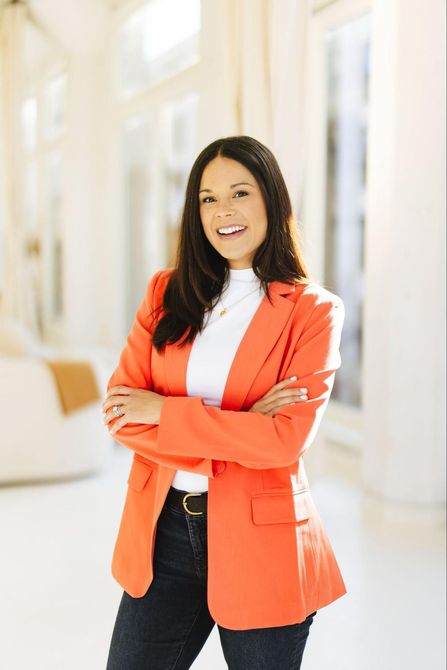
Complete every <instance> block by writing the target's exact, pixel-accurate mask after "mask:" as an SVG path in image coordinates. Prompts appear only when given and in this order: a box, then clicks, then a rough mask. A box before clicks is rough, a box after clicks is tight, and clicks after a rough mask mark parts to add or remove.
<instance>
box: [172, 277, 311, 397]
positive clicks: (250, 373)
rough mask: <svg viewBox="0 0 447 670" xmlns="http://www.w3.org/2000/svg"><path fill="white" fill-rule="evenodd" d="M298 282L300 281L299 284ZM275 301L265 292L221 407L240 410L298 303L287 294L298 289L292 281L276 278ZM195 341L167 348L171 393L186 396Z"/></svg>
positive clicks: (235, 363) (272, 290) (238, 356)
mask: <svg viewBox="0 0 447 670" xmlns="http://www.w3.org/2000/svg"><path fill="white" fill-rule="evenodd" d="M298 286H299V285H298ZM269 289H270V294H271V298H272V303H273V304H270V302H269V299H268V297H267V296H266V295H265V296H264V298H263V299H262V301H261V303H260V305H259V307H258V309H257V310H256V312H255V314H254V316H253V318H252V320H251V321H250V323H249V325H248V328H247V330H246V331H245V333H244V336H243V338H242V340H241V342H240V344H239V347H238V349H237V351H236V354H235V357H234V359H233V362H232V365H231V367H230V371H229V373H228V378H227V383H226V385H225V389H224V393H223V397H222V403H221V407H222V409H232V410H239V409H240V408H241V407H242V405H243V403H244V400H245V398H246V397H247V394H248V392H249V390H250V387H251V385H252V383H253V381H254V379H255V377H256V375H257V374H258V372H259V370H260V369H261V367H262V365H263V364H264V361H265V360H266V358H267V356H268V355H269V353H270V352H271V350H272V349H273V347H274V346H275V344H276V342H277V340H278V338H279V336H280V335H281V333H282V332H283V330H284V328H285V325H286V323H287V320H288V319H289V316H290V314H291V312H292V309H293V307H294V305H295V302H294V301H293V300H289V299H288V298H285V297H284V296H285V295H287V294H288V293H291V292H293V291H295V289H296V287H295V286H293V285H292V284H286V283H284V282H278V281H273V282H271V283H270V284H269ZM192 344H193V343H192V342H188V343H187V344H185V345H184V346H183V347H179V346H177V344H174V345H172V344H170V345H167V346H166V349H165V356H164V359H165V375H166V382H167V389H168V393H170V394H171V395H176V396H185V395H187V393H186V370H187V365H188V359H189V354H190V352H191V348H192Z"/></svg>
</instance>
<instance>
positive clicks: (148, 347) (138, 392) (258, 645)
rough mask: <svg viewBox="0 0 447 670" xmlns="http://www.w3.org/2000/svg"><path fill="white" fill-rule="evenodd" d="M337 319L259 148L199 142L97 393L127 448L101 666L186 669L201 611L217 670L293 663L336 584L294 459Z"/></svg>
mask: <svg viewBox="0 0 447 670" xmlns="http://www.w3.org/2000/svg"><path fill="white" fill-rule="evenodd" d="M343 321H344V306H343V302H342V300H341V299H340V298H339V297H338V296H336V295H334V294H333V293H331V292H329V291H328V290H327V289H325V288H323V287H321V286H319V285H318V284H316V283H315V282H313V281H311V279H310V278H309V276H308V273H307V271H306V269H305V266H304V262H303V259H302V257H301V252H300V248H299V243H298V239H297V232H296V226H295V223H294V221H293V217H292V211H291V203H290V198H289V195H288V192H287V188H286V185H285V182H284V179H283V177H282V175H281V172H280V169H279V167H278V164H277V162H276V160H275V158H274V156H273V155H272V153H271V152H270V151H269V149H268V148H267V147H265V146H264V145H263V144H261V143H260V142H258V141H256V140H255V139H253V138H251V137H247V136H236V137H227V138H223V139H219V140H216V141H215V142H212V143H211V144H210V145H209V146H207V147H206V148H205V149H203V151H202V152H201V153H200V154H199V156H198V157H197V159H196V161H195V163H194V165H193V167H192V170H191V174H190V176H189V180H188V185H187V190H186V199H185V206H184V210H183V214H182V221H181V230H180V241H179V246H178V252H177V259H176V265H175V268H174V269H167V270H160V271H159V272H156V273H155V275H154V276H153V277H152V279H151V280H150V282H149V284H148V287H147V292H146V295H145V297H144V299H143V301H142V303H141V305H140V307H139V309H138V310H137V313H136V317H135V321H134V324H133V326H132V330H131V332H130V334H129V336H128V338H127V343H126V346H125V348H124V350H123V351H122V353H121V357H120V361H119V364H118V367H117V368H116V370H115V371H114V373H113V375H112V377H111V378H110V380H109V383H108V386H107V395H106V399H105V402H104V404H103V411H104V413H105V414H104V421H105V423H106V424H107V425H108V427H109V430H110V432H111V433H113V434H114V435H115V436H116V439H117V441H118V442H120V443H121V444H123V445H124V446H126V447H128V448H130V449H132V450H133V451H134V452H135V453H134V458H133V463H132V467H131V470H130V474H129V479H128V491H127V497H126V502H125V506H124V510H123V515H122V519H121V525H120V528H119V533H118V538H117V542H116V545H115V550H114V555H113V561H112V574H113V576H114V577H115V579H116V580H117V581H118V582H119V583H120V584H121V586H122V587H123V589H124V592H123V594H122V599H121V603H120V606H119V610H118V615H117V618H116V622H115V627H114V631H113V635H112V640H111V645H110V651H109V659H108V665H107V668H108V670H117V669H118V668H120V670H136V669H138V670H139V669H142V668H147V669H149V668H150V669H151V670H170V669H171V668H172V669H174V668H175V670H183V669H184V668H189V667H191V665H192V663H193V661H194V659H195V658H196V657H197V655H198V654H199V652H200V650H201V648H202V647H203V645H204V643H205V641H206V639H207V638H208V636H209V634H210V632H211V630H212V628H213V626H214V624H215V623H217V625H218V630H219V635H220V640H221V644H222V649H223V653H224V656H225V659H226V661H227V664H228V667H229V668H230V669H231V670H261V669H266V670H296V669H297V668H300V666H301V659H302V655H303V650H304V646H305V644H306V640H307V637H308V634H309V627H310V625H311V624H312V621H313V618H314V616H315V614H316V612H317V610H318V609H319V608H320V607H323V606H325V605H328V604H329V603H331V602H332V601H334V600H335V599H337V598H339V597H340V596H342V595H343V594H344V593H346V588H345V585H344V582H343V579H342V576H341V574H340V571H339V568H338V565H337V562H336V559H335V556H334V554H333V551H332V548H331V545H330V543H329V540H328V538H327V536H326V534H325V532H324V529H323V527H322V524H321V520H320V517H319V515H318V512H317V510H316V508H315V505H314V503H313V500H312V496H311V494H310V491H309V485H308V481H307V477H306V474H305V470H304V464H303V454H304V452H305V451H306V450H307V449H308V447H309V446H310V444H311V442H312V441H313V439H314V437H315V433H316V431H317V429H318V426H319V424H320V421H321V418H322V415H323V413H324V410H325V408H326V406H327V403H328V400H329V396H330V394H331V391H332V387H333V383H334V376H335V371H336V369H337V368H339V367H340V363H341V361H340V354H339V344H340V337H341V331H342V326H343Z"/></svg>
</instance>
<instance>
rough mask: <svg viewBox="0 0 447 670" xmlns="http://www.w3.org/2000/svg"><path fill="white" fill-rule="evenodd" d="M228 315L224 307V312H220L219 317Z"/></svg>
mask: <svg viewBox="0 0 447 670" xmlns="http://www.w3.org/2000/svg"><path fill="white" fill-rule="evenodd" d="M226 313H227V310H226V307H224V308H223V310H222V311H221V312H220V314H219V316H223V315H224V314H226Z"/></svg>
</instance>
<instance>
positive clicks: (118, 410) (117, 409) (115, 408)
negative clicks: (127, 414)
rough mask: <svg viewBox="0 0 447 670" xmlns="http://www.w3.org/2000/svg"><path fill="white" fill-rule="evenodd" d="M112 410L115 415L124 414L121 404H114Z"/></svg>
mask: <svg viewBox="0 0 447 670" xmlns="http://www.w3.org/2000/svg"><path fill="white" fill-rule="evenodd" d="M112 412H113V413H114V415H115V416H124V412H123V411H122V409H121V405H113V407H112Z"/></svg>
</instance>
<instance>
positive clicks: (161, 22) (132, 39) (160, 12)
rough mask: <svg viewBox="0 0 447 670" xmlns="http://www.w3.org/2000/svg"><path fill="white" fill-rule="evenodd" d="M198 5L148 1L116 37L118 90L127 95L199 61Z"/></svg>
mask: <svg viewBox="0 0 447 670" xmlns="http://www.w3.org/2000/svg"><path fill="white" fill-rule="evenodd" d="M199 33H200V1H199V0H151V1H150V2H147V3H145V4H144V5H143V6H142V7H140V8H139V9H138V10H137V11H135V12H134V13H133V14H131V16H130V17H129V18H127V19H126V20H125V21H124V23H123V25H122V26H121V29H120V34H119V89H120V91H121V92H122V93H123V94H124V95H130V94H133V93H135V92H138V91H139V90H141V89H143V88H146V87H148V86H151V85H152V84H155V83H157V82H159V81H161V80H162V79H166V78H167V77H169V76H170V75H172V74H174V73H176V72H179V71H181V70H184V69H186V68H188V67H190V66H191V65H193V64H194V63H196V62H197V61H198V59H199Z"/></svg>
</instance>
